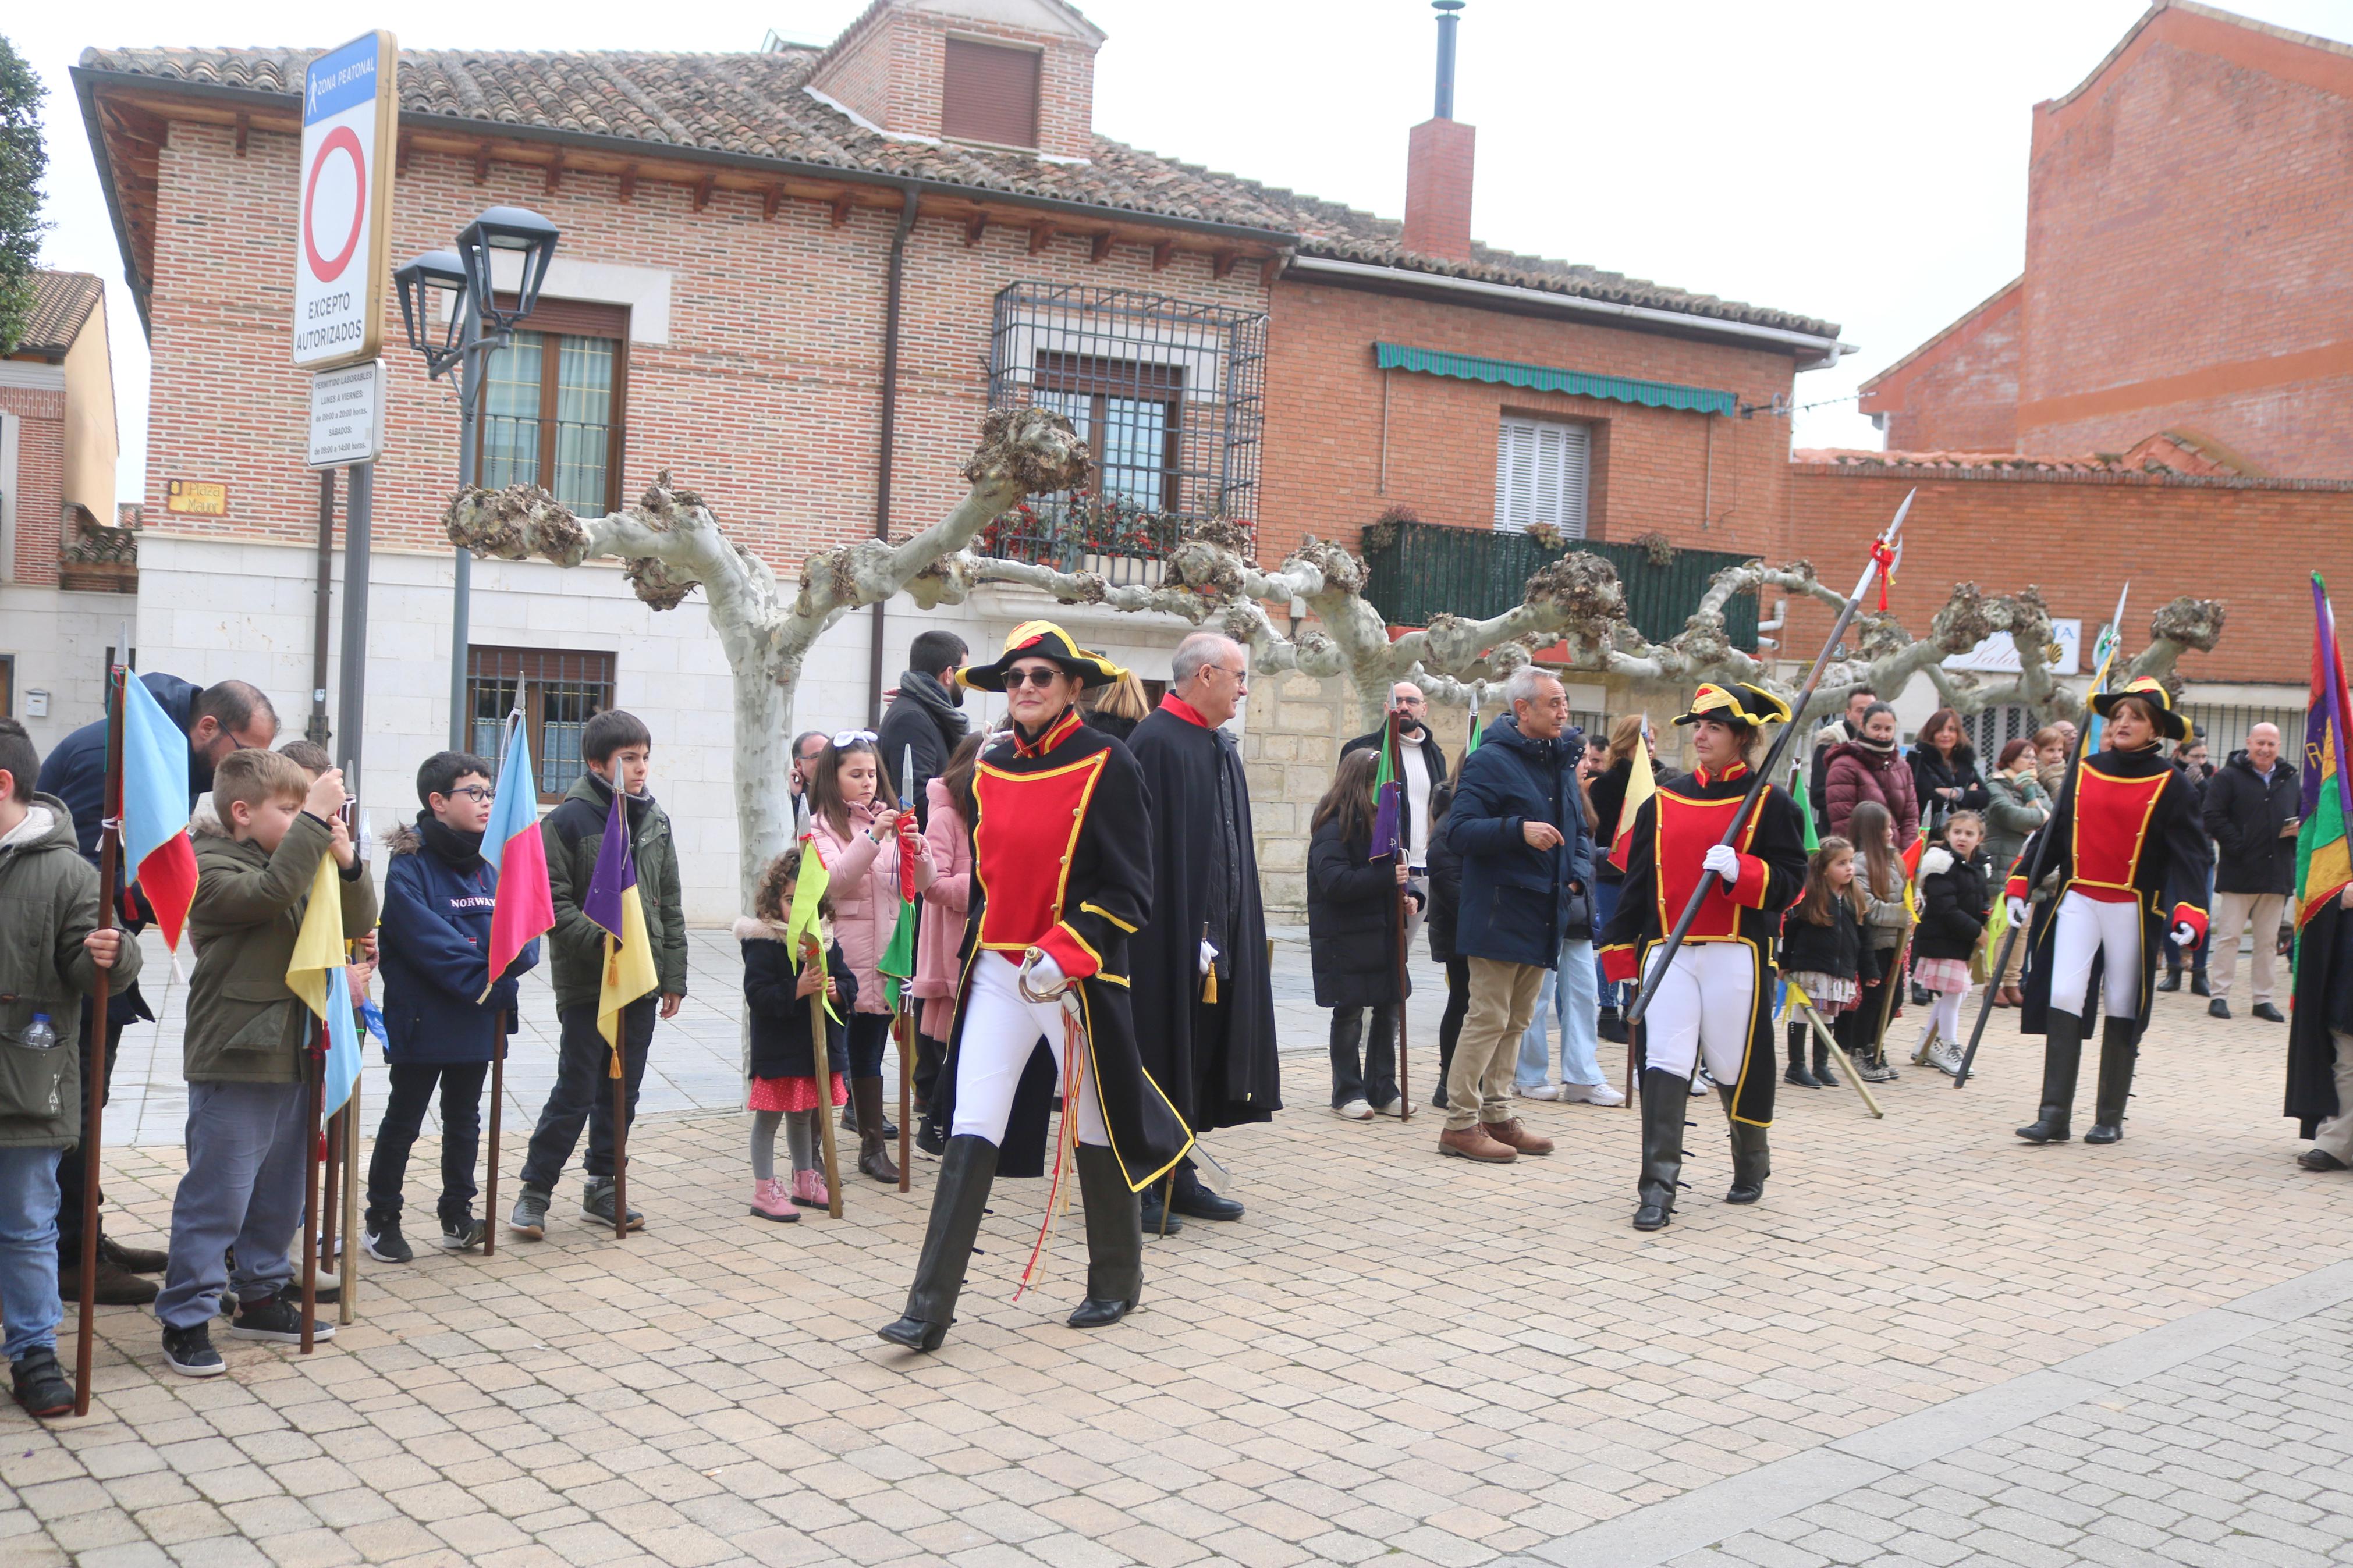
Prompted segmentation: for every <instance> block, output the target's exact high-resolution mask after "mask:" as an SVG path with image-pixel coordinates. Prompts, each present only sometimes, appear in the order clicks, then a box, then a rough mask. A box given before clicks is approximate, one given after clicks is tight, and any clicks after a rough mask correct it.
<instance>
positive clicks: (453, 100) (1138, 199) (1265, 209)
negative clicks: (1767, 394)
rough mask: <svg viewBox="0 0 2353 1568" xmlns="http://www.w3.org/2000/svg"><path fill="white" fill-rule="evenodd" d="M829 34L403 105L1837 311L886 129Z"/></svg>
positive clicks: (605, 57) (610, 60)
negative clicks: (846, 78) (848, 86)
mask: <svg viewBox="0 0 2353 1568" xmlns="http://www.w3.org/2000/svg"><path fill="white" fill-rule="evenodd" d="M822 52H823V51H822V50H820V49H818V48H812V47H805V46H786V47H783V48H780V49H776V50H775V51H773V52H768V53H761V54H659V53H649V52H612V53H585V52H584V53H573V52H565V53H541V52H498V51H487V50H460V49H406V50H403V51H402V52H401V72H400V97H401V109H402V110H403V112H405V113H408V114H425V115H434V116H440V117H447V118H451V119H460V120H475V121H483V122H485V124H486V125H512V126H518V127H523V126H528V127H533V128H536V129H538V130H541V131H546V132H573V133H577V134H585V135H596V136H613V137H621V138H626V139H628V140H632V141H638V142H648V143H652V144H655V145H659V146H673V147H680V148H691V149H695V150H698V151H702V152H706V153H728V154H733V155H738V156H744V157H753V158H774V159H785V160H791V161H794V162H797V163H807V164H816V165H819V166H825V167H832V168H839V169H840V170H842V171H843V173H844V174H848V175H851V176H856V175H861V174H863V175H870V176H871V175H885V176H900V177H910V178H916V179H923V180H933V181H939V182H942V183H944V184H956V185H964V186H968V187H971V188H972V189H974V190H975V191H976V192H992V191H993V192H1000V193H1004V194H1007V195H1025V196H1031V197H1042V198H1047V199H1051V200H1055V201H1064V202H1076V203H1080V204H1083V205H1089V206H1096V207H1102V208H1105V209H1109V210H1111V211H1114V212H1124V213H1133V214H1135V215H1137V216H1141V217H1145V218H1149V217H1153V216H1163V217H1175V218H1186V219H1191V220H1194V221H1198V222H1208V223H1218V224H1226V225H1232V226H1238V227H1246V228H1257V229H1262V230H1267V231H1271V232H1272V233H1275V234H1280V235H1282V236H1285V237H1295V241H1296V244H1297V246H1298V248H1299V249H1300V250H1301V251H1302V252H1303V253H1305V254H1308V255H1314V256H1326V257H1333V258H1339V259H1343V260H1352V261H1361V262H1366V263H1370V264H1373V265H1376V266H1382V267H1392V268H1398V269H1400V270H1403V271H1409V272H1425V273H1434V274H1440V275H1445V276H1451V277H1458V278H1472V279H1482V280H1486V281H1491V282H1498V283H1508V284H1513V285H1515V286H1518V287H1521V288H1526V289H1540V290H1543V291H1545V292H1548V293H1556V294H1562V295H1568V296H1574V297H1578V298H1583V299H1589V300H1606V301H1609V302H1613V303H1620V304H1628V305H1640V306H1647V307H1649V308H1651V309H1654V310H1672V311H1678V312H1682V313H1684V314H1688V315H1692V316H1696V317H1705V318H1712V319H1715V320H1718V321H1729V322H1736V323H1741V324H1745V325H1751V326H1766V327H1777V328H1780V329H1782V330H1784V331H1797V332H1804V333H1808V334H1812V335H1819V336H1822V337H1835V336H1837V334H1838V331H1839V329H1838V327H1837V325H1836V324H1835V323H1832V322H1829V321H1821V320H1819V319H1817V318H1813V317H1809V316H1801V315H1797V314H1793V313H1791V312H1788V311H1784V310H1769V309H1766V308H1764V307H1761V306H1756V305H1746V304H1742V303H1739V302H1737V301H1733V300H1719V299H1717V298H1715V296H1713V295H1707V294H1698V293H1693V292H1691V291H1689V290H1686V289H1675V288H1671V287H1666V286H1663V285H1660V284H1656V283H1650V282H1645V281H1643V280H1641V279H1633V278H1628V277H1625V276H1624V275H1622V274H1620V273H1615V272H1606V271H1603V270H1601V269H1599V268H1592V267H1581V266H1574V265H1571V264H1569V263H1567V262H1562V261H1554V260H1550V259H1547V258H1542V257H1531V256H1518V255H1514V254H1513V253H1512V252H1510V251H1504V250H1497V249H1494V248H1493V247H1486V246H1476V245H1474V246H1473V247H1472V259H1471V260H1470V261H1469V262H1467V263H1455V262H1450V261H1447V260H1444V259H1441V258H1436V257H1427V256H1419V255H1416V254H1413V253H1411V252H1409V251H1407V250H1406V249H1405V248H1404V245H1403V243H1402V238H1401V233H1402V228H1403V226H1402V225H1401V224H1399V223H1398V222H1397V221H1395V220H1393V219H1388V218H1380V217H1376V216H1373V215H1372V214H1370V213H1366V212H1361V211H1358V210H1356V209H1355V208H1353V207H1346V206H1342V205H1338V204H1336V203H1333V202H1325V201H1319V200H1317V199H1316V198H1314V197H1313V196H1304V195H1297V194H1295V193H1293V192H1292V191H1288V190H1284V189H1281V188H1279V187H1276V186H1271V185H1265V184H1260V183H1259V182H1257V181H1254V180H1247V179H1243V178H1240V177H1239V176H1237V175H1233V174H1220V173H1218V172H1215V171H1212V170H1209V169H1205V168H1202V167H1200V166H1199V165H1198V164H1192V163H1181V162H1179V161H1177V160H1176V159H1173V158H1164V157H1162V156H1160V155H1159V154H1158V153H1149V152H1145V151H1144V150H1142V149H1140V148H1135V147H1130V146H1127V145H1126V144H1124V143H1123V142H1114V141H1112V140H1111V139H1110V138H1108V137H1104V136H1097V137H1095V138H1094V153H1093V156H1092V158H1091V159H1090V160H1089V161H1088V162H1086V163H1061V162H1054V161H1049V160H1046V159H1042V158H1038V157H1033V156H1031V155H1029V154H1027V153H1001V152H992V151H989V150H987V149H984V148H977V147H966V146H960V145H957V144H955V143H952V142H930V141H919V140H912V139H907V138H902V137H892V136H887V135H885V134H883V133H882V132H880V131H878V130H876V129H874V128H872V127H871V126H869V125H865V124H862V123H860V121H857V120H855V119H853V118H851V117H850V116H849V114H846V113H844V112H843V111H842V110H839V109H838V108H835V107H834V106H832V105H831V104H829V103H828V102H825V101H822V100H818V98H816V97H813V96H812V95H811V94H809V93H807V92H806V91H803V90H802V89H803V88H804V87H805V86H806V85H807V81H808V79H809V77H810V74H811V72H812V71H813V70H814V68H816V65H817V62H818V58H819V56H820V55H821V54H822ZM316 53H317V51H316V50H311V49H226V48H222V49H195V48H121V49H98V48H92V49H86V50H84V51H83V53H82V57H81V67H82V69H83V70H84V71H91V72H107V73H114V74H120V75H130V76H143V77H152V78H156V79H162V80H166V81H175V82H193V83H200V84H205V85H209V86H215V87H223V88H233V89H243V90H247V91H254V92H266V93H272V94H280V95H285V96H299V95H300V92H301V81H302V70H303V68H304V66H305V65H307V64H308V63H309V61H310V60H311V58H312V57H313V56H314V55H315V54H316Z"/></svg>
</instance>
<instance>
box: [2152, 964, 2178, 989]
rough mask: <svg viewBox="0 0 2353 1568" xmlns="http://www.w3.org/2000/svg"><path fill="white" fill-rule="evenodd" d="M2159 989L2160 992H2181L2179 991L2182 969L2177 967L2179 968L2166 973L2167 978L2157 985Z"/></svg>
mask: <svg viewBox="0 0 2353 1568" xmlns="http://www.w3.org/2000/svg"><path fill="white" fill-rule="evenodd" d="M2157 988H2158V990H2159V991H2179V990H2180V989H2181V971H2180V969H2179V967H2178V966H2177V967H2175V968H2171V969H2168V970H2167V971H2166V972H2165V978H2164V979H2162V980H2160V981H2158V983H2157Z"/></svg>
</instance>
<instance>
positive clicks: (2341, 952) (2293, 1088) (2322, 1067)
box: [2256, 893, 2353, 1138]
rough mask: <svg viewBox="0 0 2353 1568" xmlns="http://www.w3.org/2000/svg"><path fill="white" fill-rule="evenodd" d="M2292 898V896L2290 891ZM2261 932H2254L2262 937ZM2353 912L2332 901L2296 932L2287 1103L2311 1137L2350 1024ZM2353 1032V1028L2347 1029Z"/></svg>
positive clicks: (2329, 1103) (2328, 1111) (2328, 1100)
mask: <svg viewBox="0 0 2353 1568" xmlns="http://www.w3.org/2000/svg"><path fill="white" fill-rule="evenodd" d="M2288 896H2289V897H2290V898H2291V899H2293V898H2294V897H2295V894H2293V893H2291V894H2289V895H2288ZM2256 937H2257V940H2259V941H2260V940H2262V937H2263V933H2262V932H2260V931H2258V932H2257V933H2256ZM2348 970H2353V916H2348V915H2347V913H2346V912H2345V910H2344V909H2343V908H2342V907H2341V906H2340V905H2339V904H2338V903H2337V900H2335V899H2330V900H2328V901H2327V903H2325V904H2323V905H2322V906H2321V907H2320V908H2319V909H2318V910H2315V911H2314V912H2313V916H2312V918H2311V919H2310V920H2308V921H2305V923H2304V929H2303V930H2301V931H2297V932H2296V933H2295V1009H2294V1011H2293V1012H2292V1013H2291V1014H2290V1015H2289V1017H2288V1021H2287V1105H2286V1107H2285V1109H2284V1114H2286V1115H2289V1116H2293V1117H2295V1119H2296V1122H2297V1124H2298V1130H2299V1131H2301V1133H2302V1134H2303V1136H2305V1137H2306V1138H2309V1137H2311V1136H2312V1135H2313V1132H2314V1131H2315V1130H2316V1129H2317V1128H2318V1126H2319V1124H2320V1123H2321V1122H2322V1121H2325V1120H2327V1118H2329V1117H2331V1116H2335V1115H2336V1114H2337V1112H2338V1111H2339V1110H2342V1109H2343V1108H2342V1107H2340V1106H2339V1105H2338V1104H2337V1040H2336V1037H2334V1036H2333V1035H2332V1034H2331V1033H2330V1030H2332V1029H2345V1028H2347V1026H2348V1025H2353V994H2348V992H2353V973H2348ZM2348 1033H2353V1029H2348Z"/></svg>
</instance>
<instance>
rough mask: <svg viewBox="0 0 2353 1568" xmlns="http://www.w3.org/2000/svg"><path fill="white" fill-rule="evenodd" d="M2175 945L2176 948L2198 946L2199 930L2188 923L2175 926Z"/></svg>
mask: <svg viewBox="0 0 2353 1568" xmlns="http://www.w3.org/2000/svg"><path fill="white" fill-rule="evenodd" d="M2173 945H2174V946H2176V947H2196V946H2197V945H2198V928H2197V927H2196V926H2194V925H2191V924H2189V922H2188V921H2183V922H2182V923H2181V924H2179V925H2178V926H2175V927H2174V928H2173Z"/></svg>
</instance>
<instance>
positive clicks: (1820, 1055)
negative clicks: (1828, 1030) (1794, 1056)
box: [1814, 1034, 1839, 1089]
mask: <svg viewBox="0 0 2353 1568" xmlns="http://www.w3.org/2000/svg"><path fill="white" fill-rule="evenodd" d="M1814 1081H1815V1082H1816V1083H1818V1084H1820V1085H1821V1086H1822V1087H1823V1088H1824V1089H1836V1088H1837V1087H1838V1085H1839V1080H1838V1069H1837V1068H1834V1067H1832V1066H1831V1047H1830V1042H1829V1041H1827V1040H1825V1039H1823V1038H1822V1037H1821V1036H1820V1035H1819V1034H1817V1035H1815V1036H1814Z"/></svg>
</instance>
